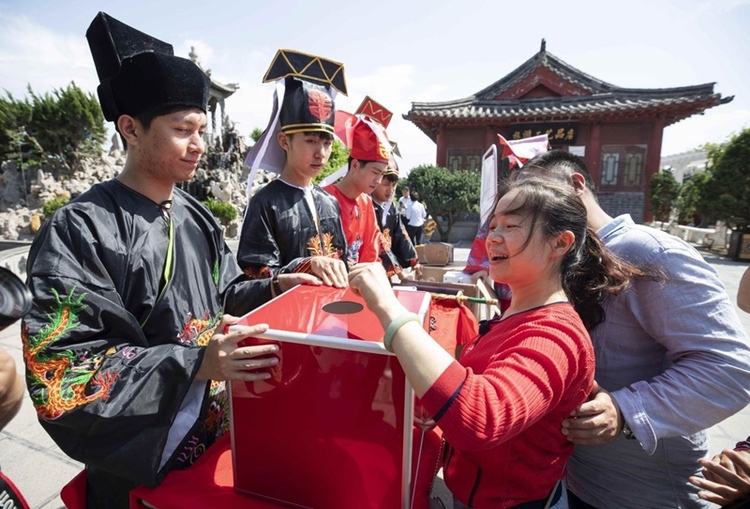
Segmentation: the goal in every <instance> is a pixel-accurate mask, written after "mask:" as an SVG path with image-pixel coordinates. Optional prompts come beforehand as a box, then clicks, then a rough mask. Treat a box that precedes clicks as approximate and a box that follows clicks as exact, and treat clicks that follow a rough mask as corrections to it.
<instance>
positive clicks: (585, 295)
mask: <svg viewBox="0 0 750 509" xmlns="http://www.w3.org/2000/svg"><path fill="white" fill-rule="evenodd" d="M511 190H518V194H517V195H516V197H515V198H514V200H513V203H512V204H511V206H510V208H509V209H508V210H505V211H504V213H506V214H507V213H513V214H520V215H521V216H525V217H526V218H527V220H529V222H530V225H531V227H530V232H529V237H528V238H527V239H526V242H525V243H524V245H523V248H526V246H528V244H529V242H530V241H531V236H532V235H533V233H534V230H535V228H537V227H542V228H543V234H544V236H545V237H546V238H552V237H555V236H557V235H559V234H561V233H562V232H564V231H566V230H570V231H571V232H572V233H573V235H574V236H575V241H574V243H573V245H572V246H571V247H570V249H569V250H568V252H567V253H566V254H565V256H564V257H563V260H562V264H561V266H560V276H561V280H562V286H563V289H564V291H565V294H566V295H567V297H568V299H569V300H570V302H571V303H572V304H573V307H575V310H576V311H577V312H578V315H579V316H580V317H581V320H582V321H583V324H584V325H585V326H586V328H587V329H588V330H591V329H593V328H594V327H596V326H597V325H599V324H600V323H602V322H603V321H604V318H605V317H604V308H603V307H602V303H603V302H604V299H605V298H606V297H607V296H608V295H610V294H615V295H616V294H617V293H619V292H621V291H622V290H624V289H626V288H628V287H629V286H630V284H631V282H632V280H633V278H635V277H644V276H645V277H650V276H652V275H651V274H650V273H648V272H646V271H644V270H642V269H640V268H638V267H636V266H634V265H632V264H630V263H628V262H626V261H624V260H622V259H621V258H619V257H617V256H616V255H614V254H613V253H611V252H610V251H609V250H608V249H607V248H606V247H605V246H604V244H603V243H602V241H601V240H600V239H599V237H597V235H596V233H595V232H594V231H593V230H591V229H590V228H589V227H588V226H587V224H586V221H587V218H586V207H585V205H584V204H583V202H582V201H581V199H580V197H579V196H578V195H577V194H576V193H575V190H574V189H573V187H571V186H569V185H560V184H558V183H554V182H549V181H548V180H544V179H541V178H534V177H526V178H524V179H522V180H518V181H514V182H511V183H510V184H509V185H508V187H507V189H506V192H507V191H511Z"/></svg>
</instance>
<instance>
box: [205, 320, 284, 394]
mask: <svg viewBox="0 0 750 509" xmlns="http://www.w3.org/2000/svg"><path fill="white" fill-rule="evenodd" d="M238 321H239V318H237V317H235V316H230V315H224V318H222V319H221V322H219V325H218V326H217V327H216V330H215V331H214V335H213V336H212V337H211V339H209V340H208V345H206V352H205V354H204V355H203V361H202V362H201V366H200V368H199V369H198V373H197V374H196V376H195V379H196V380H244V381H246V382H254V381H257V380H266V379H267V378H270V377H271V375H270V373H268V368H270V367H271V366H275V365H276V364H278V363H279V360H278V358H277V357H276V356H275V354H276V353H277V352H278V351H279V347H278V345H274V344H266V345H257V346H243V347H240V346H238V343H239V342H240V341H242V340H243V339H245V338H247V337H251V336H257V335H258V334H262V333H264V332H265V331H267V330H268V325H266V324H258V325H253V326H251V327H242V328H240V329H239V330H236V331H232V332H226V333H225V332H224V331H225V330H227V328H228V327H229V326H230V325H234V324H236V323H237V322H238Z"/></svg>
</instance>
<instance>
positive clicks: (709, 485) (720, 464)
mask: <svg viewBox="0 0 750 509" xmlns="http://www.w3.org/2000/svg"><path fill="white" fill-rule="evenodd" d="M698 463H700V464H701V466H702V467H703V475H704V477H705V478H704V477H697V476H691V477H689V478H688V480H689V481H690V483H691V484H694V485H695V486H697V487H698V488H700V489H701V491H699V492H698V496H699V497H700V498H702V499H703V500H708V501H709V502H713V503H715V504H719V505H725V504H729V503H730V502H736V501H738V500H745V499H750V451H733V450H731V449H727V450H725V451H724V452H722V453H721V454H719V455H717V456H714V458H713V459H711V460H707V459H702V460H698Z"/></svg>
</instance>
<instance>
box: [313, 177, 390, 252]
mask: <svg viewBox="0 0 750 509" xmlns="http://www.w3.org/2000/svg"><path fill="white" fill-rule="evenodd" d="M323 189H325V190H326V191H328V192H329V193H331V194H332V195H333V196H335V197H336V199H337V200H338V202H339V209H341V224H342V226H343V227H344V234H345V235H346V244H347V249H346V251H347V257H348V261H349V264H350V266H351V265H354V264H355V263H362V262H376V261H378V260H380V228H378V223H377V218H376V217H375V209H373V207H372V198H370V197H369V196H368V195H366V194H360V195H359V196H357V198H356V199H355V200H352V199H351V198H349V197H347V196H346V195H345V194H344V193H342V192H341V190H340V189H339V188H338V187H337V186H336V184H331V185H330V186H326V187H324V188H323Z"/></svg>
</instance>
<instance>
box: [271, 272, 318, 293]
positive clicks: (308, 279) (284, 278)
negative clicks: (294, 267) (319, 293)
mask: <svg viewBox="0 0 750 509" xmlns="http://www.w3.org/2000/svg"><path fill="white" fill-rule="evenodd" d="M276 277H277V278H278V280H279V286H280V287H281V291H282V292H285V291H287V290H291V289H292V288H294V287H295V286H297V285H310V286H320V285H322V284H323V282H322V281H321V280H320V279H318V278H317V277H315V276H313V275H312V274H304V273H302V272H293V273H291V274H279V275H278V276H276Z"/></svg>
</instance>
